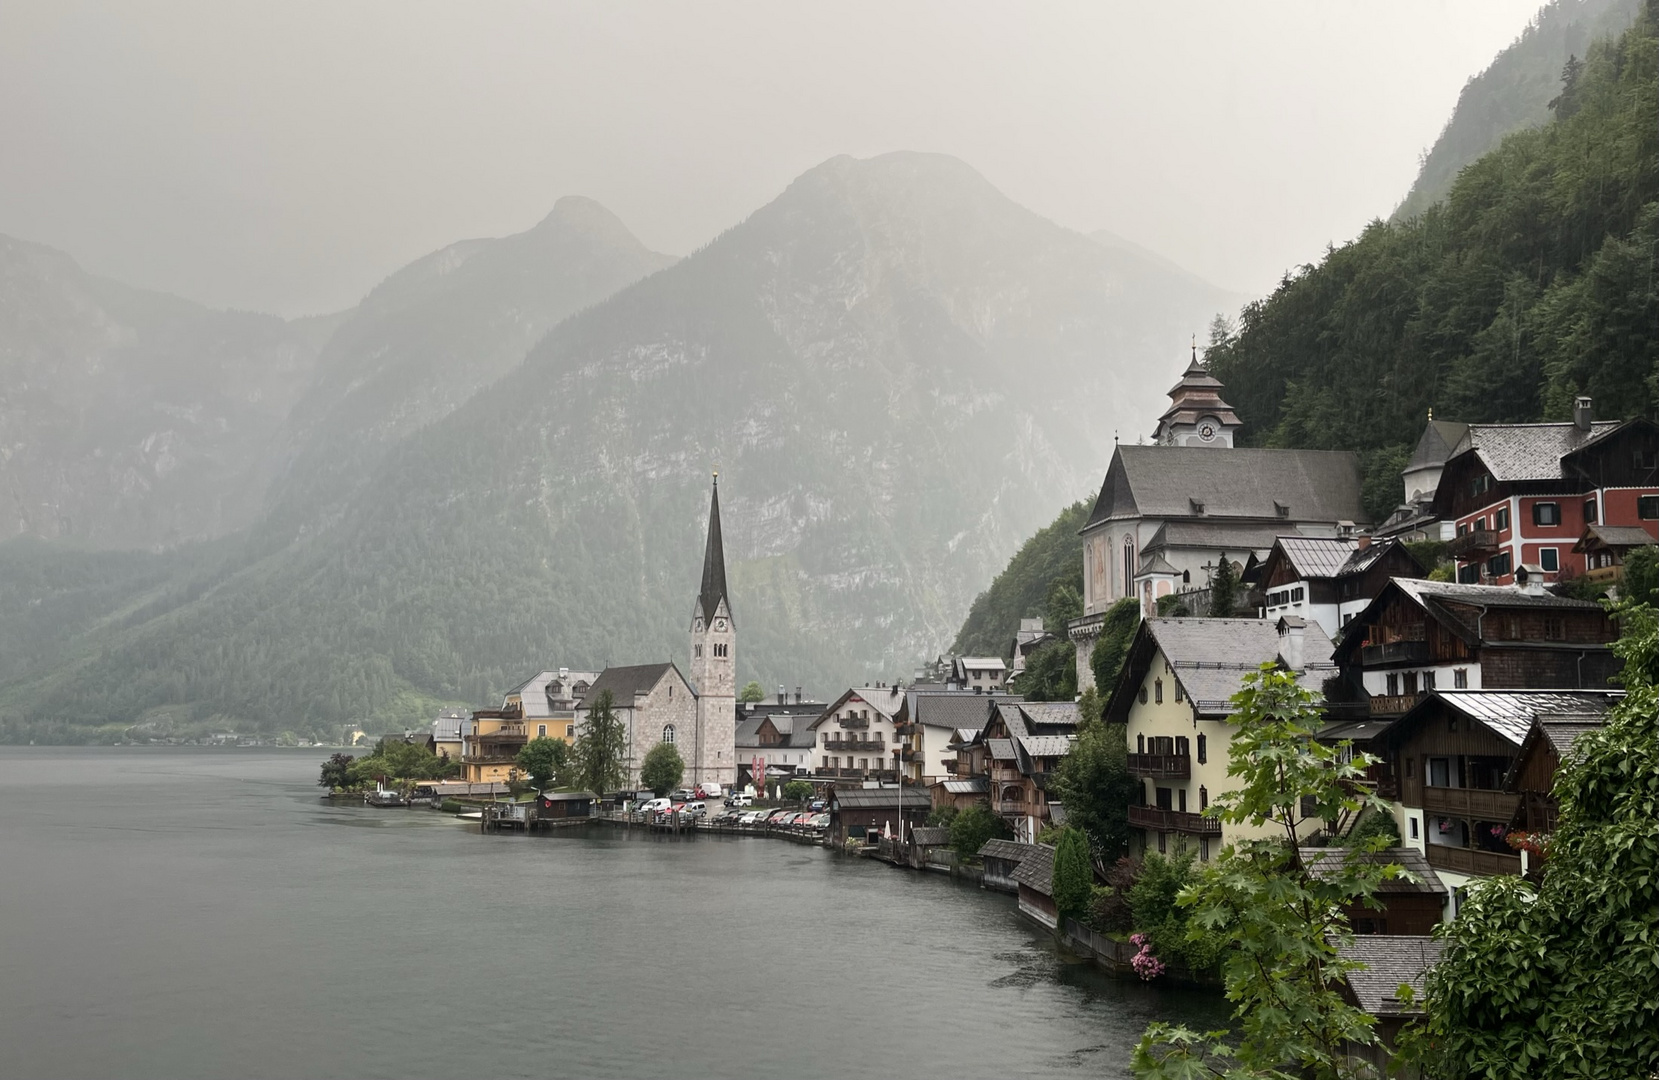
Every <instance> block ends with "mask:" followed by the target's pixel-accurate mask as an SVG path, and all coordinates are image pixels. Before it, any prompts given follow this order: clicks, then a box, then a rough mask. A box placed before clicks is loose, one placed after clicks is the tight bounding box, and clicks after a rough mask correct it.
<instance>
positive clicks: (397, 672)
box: [0, 154, 1225, 738]
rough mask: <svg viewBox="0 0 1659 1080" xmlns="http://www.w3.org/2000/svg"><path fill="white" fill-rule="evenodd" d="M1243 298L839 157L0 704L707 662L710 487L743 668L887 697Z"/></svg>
mask: <svg viewBox="0 0 1659 1080" xmlns="http://www.w3.org/2000/svg"><path fill="white" fill-rule="evenodd" d="M1223 297H1224V294H1221V293H1220V292H1219V291H1217V290H1215V289H1213V288H1209V287H1207V286H1202V285H1201V284H1194V282H1193V281H1191V280H1190V279H1188V278H1186V277H1184V276H1182V275H1180V274H1178V273H1172V272H1171V271H1170V270H1168V269H1167V268H1165V267H1162V266H1159V265H1157V264H1156V263H1154V262H1153V261H1152V260H1148V259H1147V258H1145V257H1144V256H1141V255H1138V254H1136V253H1134V252H1130V251H1123V250H1113V249H1111V248H1108V247H1105V246H1103V245H1101V244H1099V243H1096V242H1094V241H1092V240H1090V239H1089V238H1087V237H1084V236H1082V235H1080V234H1078V233H1074V232H1071V231H1069V230H1066V229H1063V228H1061V227H1059V226H1057V225H1055V224H1054V223H1052V222H1049V221H1047V220H1045V219H1043V218H1041V217H1039V216H1037V215H1035V214H1033V213H1031V212H1029V211H1027V210H1024V209H1023V208H1021V207H1019V206H1017V205H1015V204H1014V203H1012V202H1010V201H1009V200H1008V199H1007V198H1006V197H1004V196H1003V195H1001V194H1000V193H999V192H997V191H996V190H995V189H994V188H993V187H992V186H991V185H990V184H989V183H987V182H986V181H985V180H984V178H983V177H981V176H980V175H979V174H978V173H976V172H974V171H973V170H972V169H970V168H968V167H967V166H965V165H964V164H962V163H961V162H959V161H956V160H954V159H951V158H948V157H941V156H936V155H925V154H892V155H886V156H883V157H879V158H874V159H870V160H864V161H858V160H853V159H851V158H836V159H832V160H830V161H828V162H825V163H824V164H823V165H821V166H819V167H817V168H815V169H813V170H811V171H809V172H808V173H806V174H805V175H803V176H802V177H800V178H799V179H797V180H796V181H795V182H794V183H793V184H791V185H790V186H789V188H788V189H787V190H786V191H784V192H783V193H782V194H781V195H780V196H779V197H778V198H777V199H776V200H774V201H773V202H772V203H770V204H768V205H767V206H765V207H763V208H761V209H760V210H758V211H756V212H755V213H754V214H753V215H751V216H750V217H749V218H748V219H747V220H746V221H744V222H742V223H740V224H739V225H737V226H735V227H733V228H732V229H730V230H728V231H727V232H725V233H724V234H722V235H721V236H719V237H718V238H716V239H715V240H714V241H712V242H711V243H710V244H709V245H707V246H706V247H704V248H703V249H701V250H700V251H698V252H696V253H694V254H692V255H690V256H688V257H687V258H685V259H683V260H681V261H679V262H677V263H675V264H674V265H672V266H670V267H667V268H666V269H663V270H660V271H659V272H657V273H655V274H653V275H651V276H649V277H647V278H645V279H644V280H642V281H639V282H637V283H636V284H633V285H631V286H628V287H626V288H624V289H622V290H621V291H620V292H618V293H617V294H616V295H614V296H612V297H610V298H609V299H607V300H604V301H603V302H600V303H598V304H596V305H594V306H592V307H590V308H588V309H586V310H584V311H581V312H580V313H578V314H575V315H573V316H572V317H570V318H568V319H566V320H565V321H563V322H562V323H560V324H559V325H557V326H556V327H554V328H553V329H552V330H551V331H549V332H548V333H547V334H546V336H545V337H543V338H542V339H541V341H540V342H539V344H537V345H536V346H535V347H534V348H533V349H531V350H530V352H529V354H528V356H526V357H525V359H524V362H523V363H522V364H520V365H517V366H514V367H511V369H510V370H508V371H507V372H506V373H505V374H504V375H502V376H501V377H500V378H499V379H497V380H496V381H495V382H493V383H492V384H490V385H488V386H487V387H485V388H484V389H482V390H480V391H478V392H477V393H476V394H475V395H474V396H472V397H471V398H470V399H469V400H467V401H466V402H465V403H464V404H462V405H460V406H459V407H458V408H455V409H454V410H453V411H452V412H450V413H449V414H448V415H446V416H443V417H441V418H439V419H436V420H434V421H432V422H430V423H428V424H427V425H426V426H424V427H421V428H419V429H418V430H417V431H414V432H412V433H409V434H405V435H403V436H402V437H401V438H397V439H396V440H395V441H394V442H392V443H391V445H390V446H388V447H386V448H385V449H384V450H383V451H382V452H380V453H379V454H378V456H377V460H375V461H374V462H373V463H372V465H371V466H370V467H368V468H366V469H365V470H364V473H363V476H362V478H361V480H360V482H357V483H356V484H355V486H353V487H352V488H351V494H350V497H349V498H345V499H342V500H340V501H339V502H338V503H337V504H335V506H336V509H335V510H334V511H332V512H331V515H330V517H329V520H327V521H326V522H324V523H322V525H321V526H320V527H318V528H316V529H307V530H302V531H300V532H299V533H297V534H296V536H295V538H294V539H293V540H292V542H288V543H285V544H284V546H282V547H280V548H278V549H275V550H273V549H272V548H271V547H270V546H269V545H268V544H265V545H264V546H262V545H261V542H260V541H259V540H253V541H250V543H249V546H248V549H247V551H246V552H245V554H244V556H243V561H242V564H241V565H240V566H239V567H237V568H236V569H234V570H233V571H230V572H226V573H222V574H219V576H217V577H215V578H214V580H213V582H212V583H211V585H209V586H206V587H204V588H202V589H200V590H197V595H195V596H193V597H192V598H191V599H189V600H187V601H184V602H181V603H179V604H178V605H177V606H175V607H173V608H171V609H169V610H166V611H164V612H159V613H157V614H155V615H154V616H153V617H150V618H148V619H146V620H144V621H142V622H139V623H136V624H134V623H125V624H123V625H121V626H120V627H119V628H116V629H111V630H105V629H102V628H95V629H92V630H90V631H88V632H86V633H84V634H81V635H79V636H78V637H77V638H76V640H75V644H74V649H73V651H74V652H76V653H77V654H78V655H77V656H76V657H75V658H74V659H72V660H70V661H69V662H67V663H64V664H61V665H59V666H58V667H56V668H54V669H52V670H50V671H41V670H36V671H35V672H33V673H31V674H29V675H28V676H26V677H22V678H18V679H14V680H12V681H11V682H9V683H7V684H5V685H4V686H0V738H19V737H23V736H24V735H26V734H27V733H28V731H30V730H32V729H34V728H38V727H40V726H42V725H47V724H53V723H57V722H62V721H71V722H73V723H76V724H81V725H86V727H87V729H90V728H92V727H94V726H97V725H111V726H112V728H113V727H119V726H122V725H127V724H132V723H134V722H135V720H139V719H142V720H144V721H145V722H154V721H157V718H160V717H163V716H165V717H167V718H168V720H167V722H168V723H172V724H174V725H179V724H203V723H208V722H212V723H216V724H217V723H230V724H244V725H256V726H262V727H264V728H267V729H283V728H287V729H293V730H298V731H304V730H325V729H326V728H327V727H328V726H329V725H332V724H335V723H339V722H343V721H345V720H350V719H357V718H379V719H392V718H397V719H422V718H424V716H425V710H426V709H427V708H429V706H430V705H431V703H432V702H434V701H436V700H462V701H473V702H480V701H485V700H489V699H491V698H493V697H497V696H498V695H499V694H500V693H501V691H502V690H503V689H504V688H505V687H506V686H507V685H509V684H510V683H511V682H512V681H514V680H516V679H518V678H521V677H522V675H523V673H524V672H527V671H531V670H535V669H536V668H538V667H540V666H543V665H546V664H561V665H568V666H573V667H582V666H593V665H604V664H606V663H625V662H640V661H644V660H654V659H659V658H669V659H675V660H683V659H684V655H683V654H684V653H685V650H686V644H685V625H684V624H685V621H686V619H687V617H688V611H689V606H690V603H691V598H692V595H693V592H694V590H695V587H696V581H697V572H698V560H699V558H700V556H701V551H702V536H703V529H704V525H705V523H704V520H703V515H704V513H705V511H706V506H707V497H708V491H707V485H708V476H709V472H710V471H711V470H713V469H715V468H718V469H719V470H720V475H721V495H722V500H721V501H722V506H723V516H724V526H725V542H726V552H727V559H728V570H729V580H730V590H731V595H732V598H733V605H734V607H735V609H736V610H735V615H736V621H737V625H738V630H739V639H738V640H739V644H738V648H737V660H738V664H739V669H740V672H739V680H740V681H747V680H748V679H750V678H757V679H759V680H760V681H761V682H762V684H763V685H772V684H778V683H782V684H786V685H809V686H818V687H820V688H821V689H822V690H824V691H826V692H827V691H828V690H831V689H833V688H834V687H836V686H844V685H849V684H854V683H855V682H856V681H858V680H862V679H867V678H872V677H877V676H880V677H887V678H891V677H894V676H896V675H899V674H901V673H903V672H905V671H907V670H908V669H909V668H910V667H911V666H912V665H913V664H914V662H915V659H916V658H917V657H919V656H921V655H924V654H926V653H927V652H929V651H936V650H937V649H938V648H940V647H941V646H942V645H943V644H944V643H945V642H946V641H948V640H949V639H950V637H951V636H952V634H953V632H954V629H955V625H956V623H957V622H958V620H959V619H960V618H961V616H962V614H963V613H964V612H965V611H966V610H967V608H968V604H969V601H970V600H971V599H972V597H973V595H974V593H975V592H976V591H977V590H978V584H979V582H981V581H983V580H985V579H986V578H988V577H989V575H990V572H991V570H992V569H993V568H994V567H996V566H997V565H998V564H1000V563H1001V562H1002V561H1003V560H1004V559H1005V558H1006V557H1007V555H1008V554H1009V552H1011V551H1012V550H1013V549H1014V548H1015V547H1016V546H1017V544H1018V541H1019V539H1020V537H1022V536H1023V535H1024V533H1025V532H1026V531H1027V528H1028V523H1029V522H1030V521H1032V520H1041V519H1046V518H1047V517H1048V516H1049V515H1050V514H1051V513H1052V508H1053V507H1054V506H1055V505H1057V504H1060V503H1064V502H1069V501H1071V500H1073V499H1075V498H1077V497H1078V496H1079V495H1080V494H1082V493H1085V492H1086V491H1088V490H1089V489H1090V488H1091V487H1092V486H1093V484H1094V483H1095V481H1096V479H1097V474H1098V472H1099V470H1100V469H1101V468H1102V467H1103V466H1104V463H1105V460H1106V458H1107V455H1108V454H1109V451H1110V446H1111V439H1112V435H1113V431H1114V429H1116V428H1117V427H1119V426H1120V425H1121V424H1122V423H1123V422H1125V421H1129V422H1132V423H1133V424H1134V425H1135V426H1136V427H1138V426H1139V421H1138V420H1137V419H1135V418H1137V417H1142V416H1145V415H1146V414H1147V411H1148V409H1150V408H1151V407H1152V405H1154V404H1155V403H1156V400H1157V397H1158V395H1159V394H1160V392H1161V391H1162V389H1163V385H1164V381H1166V380H1165V377H1164V376H1157V377H1154V378H1151V379H1148V378H1147V377H1146V375H1145V372H1147V371H1149V370H1152V371H1156V370H1159V369H1162V370H1164V371H1165V372H1166V373H1167V375H1168V376H1169V377H1170V378H1173V376H1174V374H1175V373H1176V372H1177V370H1178V368H1179V366H1180V365H1181V363H1182V361H1183V353H1184V349H1183V348H1182V344H1183V343H1184V342H1185V340H1186V337H1187V335H1188V334H1189V333H1190V332H1191V330H1192V329H1193V328H1194V327H1197V326H1201V325H1204V324H1205V323H1206V322H1207V321H1208V319H1209V318H1210V316H1211V315H1213V314H1214V313H1215V312H1216V311H1217V310H1218V309H1220V308H1221V307H1222V306H1223V305H1224V303H1225V301H1224V298H1223ZM440 366H441V365H440ZM360 385H367V384H360ZM352 392H355V391H352ZM395 426H396V425H395V423H389V426H388V427H387V430H388V431H390V430H392V429H393V428H395ZM296 461H297V462H299V461H303V454H302V455H301V456H299V457H297V458H296ZM295 472H296V473H298V472H299V470H298V469H297V468H296V470H295ZM288 482H290V481H287V480H285V481H284V483H288ZM295 482H296V483H297V481H295ZM337 490H342V489H337ZM216 573H217V571H216ZM94 672H96V673H97V674H98V675H99V676H100V677H99V678H89V677H88V676H90V675H92V674H93V673H94Z"/></svg>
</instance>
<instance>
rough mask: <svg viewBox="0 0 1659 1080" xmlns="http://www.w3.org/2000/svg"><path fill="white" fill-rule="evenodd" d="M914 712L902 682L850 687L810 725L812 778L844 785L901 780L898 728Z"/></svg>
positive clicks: (820, 781) (826, 782)
mask: <svg viewBox="0 0 1659 1080" xmlns="http://www.w3.org/2000/svg"><path fill="white" fill-rule="evenodd" d="M909 716H910V707H909V701H908V699H907V698H906V696H905V693H904V690H903V689H902V688H901V687H899V686H897V685H894V686H855V687H853V688H852V689H850V690H847V691H845V692H844V693H843V694H842V695H841V696H840V697H838V698H836V699H835V700H834V701H833V702H831V703H830V705H829V706H828V707H827V708H826V709H824V711H823V712H822V713H821V714H819V716H818V717H817V718H816V719H814V720H813V721H812V722H811V723H810V724H809V725H808V730H809V731H810V732H812V735H813V738H814V740H815V742H814V745H813V748H812V756H813V766H812V779H813V780H814V781H815V782H819V783H823V784H828V785H832V786H842V787H858V786H860V785H862V784H864V783H866V782H870V783H881V782H886V783H897V782H898V778H899V768H898V766H899V755H900V749H901V746H900V740H899V737H898V735H897V733H896V731H895V727H896V725H898V724H902V723H903V722H904V721H905V720H907V719H908V718H909Z"/></svg>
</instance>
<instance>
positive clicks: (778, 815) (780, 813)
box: [766, 810, 795, 825]
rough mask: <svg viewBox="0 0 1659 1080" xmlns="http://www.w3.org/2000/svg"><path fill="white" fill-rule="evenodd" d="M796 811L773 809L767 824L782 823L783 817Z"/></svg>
mask: <svg viewBox="0 0 1659 1080" xmlns="http://www.w3.org/2000/svg"><path fill="white" fill-rule="evenodd" d="M794 813H795V811H793V810H774V811H772V814H771V816H770V817H768V818H767V819H766V824H768V825H782V824H783V819H784V818H786V817H790V816H792V815H793V814H794Z"/></svg>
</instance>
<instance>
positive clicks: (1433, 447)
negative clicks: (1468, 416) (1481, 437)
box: [1404, 420, 1469, 472]
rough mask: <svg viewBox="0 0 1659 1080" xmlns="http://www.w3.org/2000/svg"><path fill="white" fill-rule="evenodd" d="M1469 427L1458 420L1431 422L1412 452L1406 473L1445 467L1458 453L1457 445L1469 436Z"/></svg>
mask: <svg viewBox="0 0 1659 1080" xmlns="http://www.w3.org/2000/svg"><path fill="white" fill-rule="evenodd" d="M1468 432H1469V425H1468V424H1460V423H1458V422H1457V421H1456V420H1430V421H1429V423H1428V426H1427V427H1425V428H1424V429H1423V434H1422V435H1421V436H1419V437H1418V439H1417V448H1416V449H1414V450H1413V451H1412V452H1411V460H1410V461H1408V462H1406V467H1405V470H1404V471H1405V472H1410V471H1412V470H1413V469H1429V468H1433V467H1434V466H1436V465H1444V464H1446V462H1447V461H1449V460H1450V459H1451V456H1452V454H1453V453H1455V452H1456V451H1457V444H1458V443H1460V442H1462V441H1463V436H1464V435H1466V434H1468Z"/></svg>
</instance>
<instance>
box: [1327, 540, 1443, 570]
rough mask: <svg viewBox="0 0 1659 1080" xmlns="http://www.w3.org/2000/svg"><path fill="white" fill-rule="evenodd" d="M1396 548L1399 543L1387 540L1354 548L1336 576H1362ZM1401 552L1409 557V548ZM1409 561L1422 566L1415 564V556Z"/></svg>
mask: <svg viewBox="0 0 1659 1080" xmlns="http://www.w3.org/2000/svg"><path fill="white" fill-rule="evenodd" d="M1398 546H1400V541H1398V540H1392V539H1388V540H1376V541H1373V542H1372V543H1370V544H1367V545H1366V546H1365V547H1362V548H1356V549H1355V550H1354V551H1352V552H1350V553H1349V555H1348V559H1347V561H1346V562H1344V563H1343V564H1342V566H1341V567H1340V568H1339V569H1338V570H1337V572H1336V576H1337V577H1347V576H1348V575H1349V574H1363V573H1365V571H1367V570H1369V569H1370V568H1371V564H1372V563H1374V562H1376V561H1377V560H1378V559H1380V558H1382V557H1383V556H1384V555H1386V554H1388V553H1389V552H1390V551H1392V550H1394V548H1395V547H1398ZM1402 550H1404V551H1405V553H1406V554H1407V555H1411V549H1410V548H1402ZM1411 561H1412V562H1414V563H1417V565H1418V566H1419V567H1421V566H1422V565H1423V564H1422V563H1419V562H1417V556H1415V555H1411Z"/></svg>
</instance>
